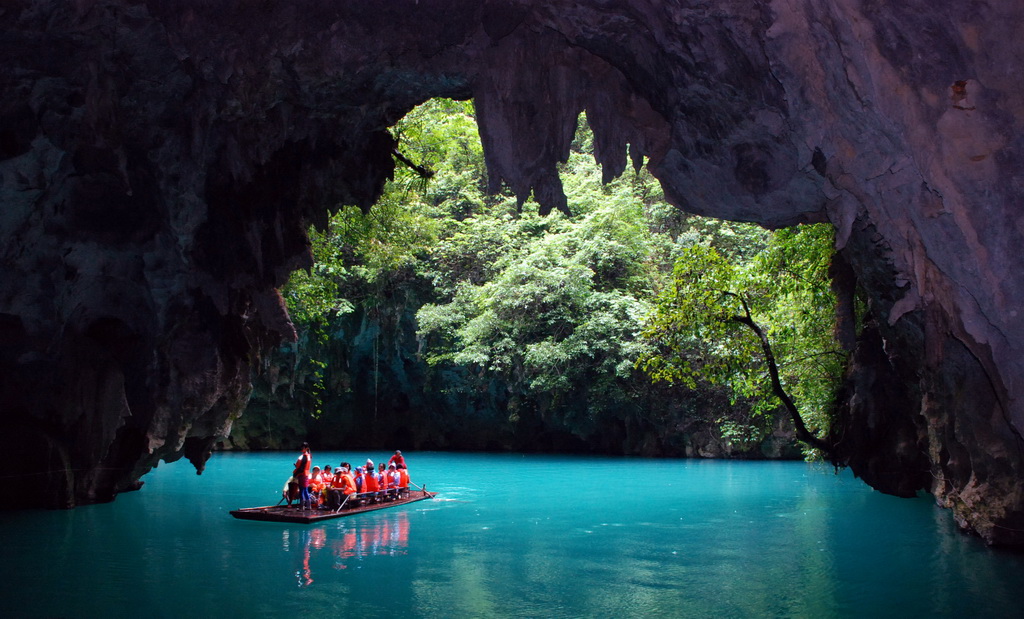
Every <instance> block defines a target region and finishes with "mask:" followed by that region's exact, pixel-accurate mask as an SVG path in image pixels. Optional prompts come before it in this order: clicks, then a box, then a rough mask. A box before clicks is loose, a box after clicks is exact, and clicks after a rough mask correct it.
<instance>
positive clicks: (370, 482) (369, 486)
mask: <svg viewBox="0 0 1024 619" xmlns="http://www.w3.org/2000/svg"><path fill="white" fill-rule="evenodd" d="M377 490H379V488H378V487H377V475H376V474H375V473H372V472H370V473H363V492H377Z"/></svg>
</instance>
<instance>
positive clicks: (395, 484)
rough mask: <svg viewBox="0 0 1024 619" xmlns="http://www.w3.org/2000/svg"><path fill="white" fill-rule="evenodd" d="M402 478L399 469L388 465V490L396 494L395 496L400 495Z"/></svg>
mask: <svg viewBox="0 0 1024 619" xmlns="http://www.w3.org/2000/svg"><path fill="white" fill-rule="evenodd" d="M401 483H402V476H401V475H400V474H399V473H398V469H397V468H395V465H394V464H389V465H388V490H390V491H391V492H394V494H395V496H398V494H399V488H401Z"/></svg>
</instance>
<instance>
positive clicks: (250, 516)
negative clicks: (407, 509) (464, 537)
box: [231, 488, 437, 524]
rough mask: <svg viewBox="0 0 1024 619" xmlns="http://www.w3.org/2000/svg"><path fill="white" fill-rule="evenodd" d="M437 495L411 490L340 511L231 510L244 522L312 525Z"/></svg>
mask: <svg viewBox="0 0 1024 619" xmlns="http://www.w3.org/2000/svg"><path fill="white" fill-rule="evenodd" d="M436 495H437V493H436V492H427V490H426V488H424V489H422V490H410V491H409V493H408V494H406V495H403V496H401V497H399V498H397V499H392V500H390V501H379V502H376V503H372V502H362V503H358V504H356V505H353V506H351V507H349V506H348V505H345V504H342V508H341V509H339V510H334V509H329V508H321V509H308V510H303V509H298V508H296V507H295V506H288V505H267V506H265V507H245V508H242V509H234V510H231V515H232V516H234V517H235V518H240V519H242V520H262V521H264V522H292V523H298V524H311V523H314V522H320V521H321V520H331V519H332V518H344V517H345V516H355V515H356V514H362V513H365V512H372V511H376V510H378V509H387V508H389V507H398V506H399V505H408V504H409V503H415V502H416V501H422V500H424V499H432V498H434V497H435V496H436Z"/></svg>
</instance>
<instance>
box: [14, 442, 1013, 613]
mask: <svg viewBox="0 0 1024 619" xmlns="http://www.w3.org/2000/svg"><path fill="white" fill-rule="evenodd" d="M295 456H296V454H269V455H268V454H218V455H216V456H214V457H213V458H212V459H211V460H210V463H209V465H208V466H207V470H206V472H205V473H203V475H202V476H196V474H195V472H194V470H193V469H192V467H191V465H189V464H188V463H187V462H184V461H182V462H176V463H174V464H169V465H168V464H164V465H161V466H160V468H158V469H157V470H156V471H154V472H152V473H150V474H149V475H147V476H146V477H145V478H144V480H145V481H146V486H145V487H144V488H143V490H142V491H141V492H134V493H129V494H124V495H121V496H120V497H118V499H117V500H116V501H115V502H114V503H110V504H106V505H93V506H88V507H83V508H79V509H76V510H73V511H67V512H51V511H34V512H21V513H3V514H0V553H2V555H0V556H2V561H0V565H2V568H0V569H2V570H3V574H2V579H0V600H2V610H0V615H2V616H5V617H12V616H13V617H48V616H64V617H147V618H155V617H194V616H210V617H213V616H217V617H237V616H245V617H282V616H286V615H288V616H291V617H303V618H306V617H308V618H312V617H342V616H345V617H921V616H930V617H1015V616H1021V615H1020V613H1021V608H1022V601H1021V594H1022V592H1024V557H1022V556H1020V555H1012V554H1005V553H999V552H994V551H992V550H989V549H987V548H986V547H985V546H984V545H983V544H982V543H980V542H979V541H978V540H976V539H972V538H968V537H964V536H961V535H960V534H958V533H957V532H956V531H955V530H954V526H953V524H952V520H951V518H950V515H949V513H948V512H946V511H943V510H940V509H938V508H936V507H935V506H934V505H933V503H932V501H931V499H930V498H921V499H915V500H903V499H897V498H893V497H888V496H885V495H882V494H879V493H877V492H874V491H872V490H871V489H869V488H868V487H867V486H865V485H864V484H863V483H861V482H860V481H858V480H855V479H854V478H853V477H852V476H851V475H850V474H849V473H848V472H843V473H841V474H839V475H836V474H835V473H834V472H833V471H832V469H831V468H828V467H825V466H821V465H810V464H805V463H800V462H717V461H693V460H646V459H623V458H585V457H568V456H565V457H560V456H520V455H497V456H496V455H482V454H448V453H407V454H406V457H407V460H408V463H409V467H410V471H411V473H412V479H413V481H414V482H416V483H418V484H426V486H427V488H428V489H429V490H433V491H438V492H440V495H439V496H438V498H436V499H434V500H428V501H421V502H419V503H414V504H411V505H408V506H405V507H399V508H395V509H389V510H383V511H379V512H373V513H368V514H362V515H359V516H354V517H351V518H341V519H336V520H331V521H328V522H326V523H321V524H317V525H285V524H275V523H263V522H250V521H241V520H236V519H234V518H232V517H231V516H230V515H229V514H228V511H229V510H231V509H235V508H238V507H246V506H253V505H266V504H272V503H274V502H275V501H276V500H277V499H278V498H279V497H280V488H281V486H282V485H283V483H284V480H285V478H287V476H288V474H289V473H290V470H291V463H292V462H293V461H294V459H295ZM367 456H370V457H372V458H373V459H374V460H375V461H378V460H379V459H380V458H381V457H384V458H385V459H386V457H387V455H386V454H384V453H359V454H342V453H316V452H314V464H317V465H320V466H322V465H324V464H331V465H332V466H333V465H336V464H338V463H339V462H340V461H342V460H348V461H350V462H352V463H353V464H355V463H357V462H362V461H363V460H365V458H366V457H367Z"/></svg>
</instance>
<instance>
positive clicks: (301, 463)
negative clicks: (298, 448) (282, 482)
mask: <svg viewBox="0 0 1024 619" xmlns="http://www.w3.org/2000/svg"><path fill="white" fill-rule="evenodd" d="M312 460H313V458H312V457H310V456H309V455H308V454H302V455H301V456H299V459H298V460H296V461H295V472H294V473H293V475H295V477H305V478H306V479H309V468H310V466H309V465H310V464H311V463H312Z"/></svg>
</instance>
